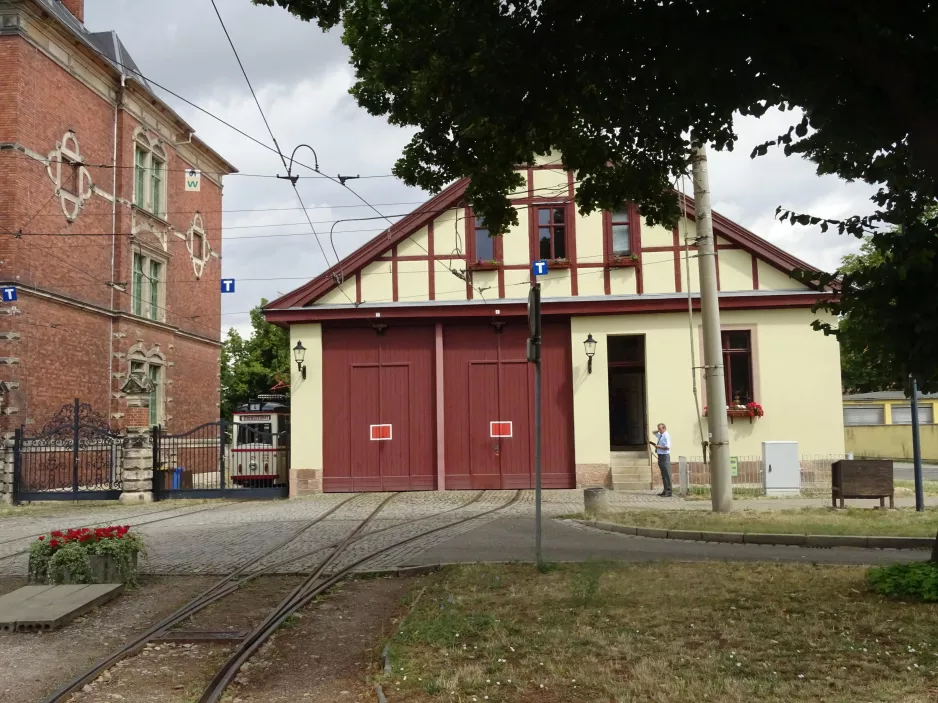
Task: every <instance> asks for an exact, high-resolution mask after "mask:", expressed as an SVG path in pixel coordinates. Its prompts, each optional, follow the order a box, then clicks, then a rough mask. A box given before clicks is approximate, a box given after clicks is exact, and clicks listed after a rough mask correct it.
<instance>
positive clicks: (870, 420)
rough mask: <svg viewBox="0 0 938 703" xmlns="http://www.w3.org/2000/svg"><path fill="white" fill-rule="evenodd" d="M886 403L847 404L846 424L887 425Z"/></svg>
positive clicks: (845, 411) (845, 410)
mask: <svg viewBox="0 0 938 703" xmlns="http://www.w3.org/2000/svg"><path fill="white" fill-rule="evenodd" d="M885 424H886V406H885V405H845V406H844V425H885Z"/></svg>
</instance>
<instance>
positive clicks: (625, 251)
mask: <svg viewBox="0 0 938 703" xmlns="http://www.w3.org/2000/svg"><path fill="white" fill-rule="evenodd" d="M630 215H631V213H630V212H629V207H628V205H622V206H620V207H618V208H616V209H615V210H613V211H612V212H611V213H609V225H610V228H611V235H610V236H611V244H612V255H613V256H629V255H630V254H631V253H632V221H631V217H630Z"/></svg>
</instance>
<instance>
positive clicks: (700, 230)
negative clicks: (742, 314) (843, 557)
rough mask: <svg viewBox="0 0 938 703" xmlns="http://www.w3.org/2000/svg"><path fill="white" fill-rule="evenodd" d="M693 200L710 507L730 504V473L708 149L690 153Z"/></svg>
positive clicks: (724, 510) (727, 507)
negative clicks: (698, 278) (707, 428)
mask: <svg viewBox="0 0 938 703" xmlns="http://www.w3.org/2000/svg"><path fill="white" fill-rule="evenodd" d="M693 179H694V203H695V208H696V213H697V264H698V267H699V271H700V312H701V318H702V321H703V341H704V356H703V363H704V379H705V381H706V384H707V405H708V407H709V412H708V413H707V425H708V427H709V436H710V439H709V441H710V495H711V502H712V505H713V511H714V512H717V513H728V512H729V511H730V510H732V508H733V484H732V477H731V475H730V441H729V427H728V424H727V421H726V410H725V408H726V389H725V388H724V386H723V344H722V340H721V335H720V300H719V293H718V290H717V268H716V243H715V241H714V238H713V217H712V214H711V211H710V179H709V176H708V174H707V149H706V147H705V146H700V147H699V148H698V149H697V150H696V153H695V154H694V156H693Z"/></svg>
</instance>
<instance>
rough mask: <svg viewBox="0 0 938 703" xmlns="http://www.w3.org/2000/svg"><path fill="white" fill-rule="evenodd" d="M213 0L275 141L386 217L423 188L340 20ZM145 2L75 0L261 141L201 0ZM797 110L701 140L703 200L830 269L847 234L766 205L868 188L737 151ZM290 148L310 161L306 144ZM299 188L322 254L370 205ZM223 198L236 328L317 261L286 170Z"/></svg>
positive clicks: (234, 187)
mask: <svg viewBox="0 0 938 703" xmlns="http://www.w3.org/2000/svg"><path fill="white" fill-rule="evenodd" d="M217 1H218V6H219V9H220V11H221V13H222V16H223V17H224V19H225V22H226V24H227V26H228V31H229V32H230V33H231V36H232V39H233V40H234V42H235V46H237V47H238V51H239V53H240V54H241V59H242V61H243V62H244V65H245V68H246V69H247V72H248V75H249V76H250V78H251V81H252V82H253V84H254V87H255V89H256V90H257V93H258V98H259V99H260V102H261V105H262V106H263V108H264V110H265V112H266V114H267V118H268V120H269V121H270V124H271V127H272V129H273V132H274V135H275V136H276V137H277V141H278V142H279V143H280V146H281V148H282V149H284V150H289V151H292V149H293V147H295V146H296V145H298V144H302V143H305V144H310V145H312V146H313V148H314V149H315V150H316V152H317V154H318V156H319V163H320V166H321V168H322V170H323V171H324V172H326V173H329V174H333V175H334V174H342V175H357V174H360V175H362V176H371V177H370V178H363V179H362V180H358V181H351V182H350V183H349V185H351V186H353V187H354V188H355V189H356V190H357V191H358V192H360V193H361V194H362V195H363V196H364V197H365V198H366V199H367V200H368V201H370V202H371V203H373V204H375V205H376V206H377V207H378V209H379V210H380V211H381V212H382V214H385V215H388V216H390V217H392V219H395V218H394V217H393V216H394V215H403V214H406V213H407V212H409V211H410V210H412V209H414V208H415V207H416V206H417V205H418V204H419V203H420V202H422V201H423V200H424V199H425V198H426V197H427V194H426V193H423V192H421V191H420V190H417V189H414V188H408V187H407V186H405V185H404V184H403V183H401V182H400V181H398V180H397V179H395V178H392V177H387V176H389V174H390V173H391V167H392V166H393V164H394V161H395V160H396V158H397V157H398V155H399V154H400V151H401V149H402V147H403V146H404V145H405V144H406V143H407V141H408V139H409V137H410V133H409V132H407V131H405V130H401V129H399V128H397V127H393V126H391V125H388V124H387V123H386V122H385V121H384V119H383V118H376V117H372V116H370V115H369V114H368V113H366V112H365V111H364V110H363V109H361V108H359V107H358V106H357V105H356V104H355V102H354V101H353V100H352V98H351V96H349V95H348V92H347V91H348V88H349V87H350V86H351V85H352V79H353V74H352V70H351V67H350V66H349V64H348V58H349V52H348V50H347V49H346V48H345V47H344V46H343V45H342V43H341V41H340V37H339V32H337V31H333V32H331V33H329V34H324V33H322V32H321V31H320V30H319V28H318V27H317V26H315V25H311V24H307V23H304V22H301V21H299V20H297V19H294V18H293V17H292V16H291V15H289V14H288V13H287V12H285V11H284V10H281V9H278V8H267V7H255V6H254V5H252V4H251V3H250V1H249V0H217ZM145 5H146V7H145V8H144V3H141V2H139V0H85V24H86V26H87V27H88V28H89V29H90V30H91V31H104V30H110V29H114V30H116V31H117V32H118V34H119V35H120V36H121V39H122V40H123V42H124V44H125V45H126V46H127V48H128V50H129V51H130V53H131V54H132V55H133V57H134V59H135V60H136V62H137V64H138V65H139V66H140V70H141V71H142V72H143V73H144V75H146V76H147V77H148V78H151V79H153V80H154V81H156V82H157V83H160V84H162V85H164V86H166V87H167V88H170V89H172V90H173V91H175V92H176V93H179V94H180V95H183V96H185V97H186V98H188V99H189V100H191V101H192V102H194V103H196V104H198V105H200V106H201V107H203V108H204V109H205V110H207V111H208V112H211V113H214V114H215V115H218V116H219V117H222V118H223V119H224V120H226V121H227V122H230V123H231V124H233V125H236V126H237V127H238V128H240V129H242V130H243V131H244V132H246V133H248V134H250V135H252V136H254V137H256V138H257V139H259V140H261V141H263V142H265V143H269V137H268V136H267V131H266V128H265V127H264V124H263V122H262V120H261V117H260V114H259V113H258V110H257V107H256V106H255V104H254V102H253V99H252V98H251V95H250V92H249V91H248V88H247V85H246V84H245V82H244V78H243V77H242V75H241V72H240V69H239V68H238V65H237V63H236V61H235V58H234V55H233V54H232V52H231V49H230V48H229V46H228V43H227V40H226V39H225V36H224V33H223V31H222V29H221V26H220V25H219V23H218V19H217V18H216V16H215V13H214V10H213V9H212V4H211V2H209V0H162V1H161V2H159V3H145ZM157 92H158V94H160V95H161V97H163V98H164V99H166V100H167V102H169V104H170V105H172V106H173V107H174V108H175V109H176V110H177V111H178V112H179V113H180V114H181V115H182V116H183V117H184V118H185V119H186V120H187V121H189V123H190V124H192V125H193V126H194V127H195V129H196V132H197V134H198V135H199V136H200V137H201V138H202V139H204V140H205V141H206V142H208V143H209V144H210V145H211V146H212V147H213V148H215V149H216V150H217V151H218V152H219V153H221V154H222V155H223V156H225V157H226V158H227V159H228V160H229V161H231V162H232V163H233V164H235V165H236V166H237V167H238V169H239V170H240V171H241V173H242V174H260V175H266V176H272V175H274V174H277V173H281V174H282V173H284V169H283V166H282V164H281V163H280V159H279V157H278V156H277V155H276V153H273V152H271V151H268V150H266V149H264V148H262V147H261V146H259V145H257V144H255V143H253V142H251V141H249V140H248V139H246V138H245V137H243V136H241V135H239V134H238V133H237V132H234V131H233V130H231V129H229V128H228V127H226V126H225V125H222V124H221V123H219V122H217V121H216V120H214V119H212V118H211V117H208V116H206V115H205V114H203V113H200V112H199V111H197V110H195V109H194V108H191V107H189V106H188V105H186V104H185V103H182V102H180V101H178V100H176V99H175V98H173V97H171V96H168V95H166V94H165V93H161V92H160V91H157ZM798 119H800V116H799V117H793V115H792V113H787V114H779V113H770V114H768V115H766V116H765V117H763V118H762V119H760V120H755V119H745V120H740V122H739V123H738V132H739V134H740V137H741V139H740V142H739V143H738V144H737V147H736V150H735V151H734V152H733V153H714V152H711V157H710V178H711V189H712V192H713V204H714V209H716V210H718V211H719V212H721V213H723V214H724V215H726V216H728V217H730V218H731V219H734V220H735V221H737V222H739V223H740V224H741V225H743V226H744V227H747V228H749V229H751V230H753V231H754V232H756V233H757V234H760V235H761V236H763V237H765V238H767V239H769V240H770V241H771V242H773V243H774V244H776V245H778V246H780V247H782V248H783V249H786V250H787V251H789V252H791V253H793V254H794V255H796V256H798V257H800V258H802V259H804V260H805V261H808V262H809V263H811V264H814V265H816V266H820V267H822V268H825V269H833V268H836V266H837V264H838V263H839V261H840V258H841V256H842V255H843V254H844V253H846V252H848V251H852V250H855V249H856V241H855V240H853V239H852V238H848V237H841V236H839V235H836V234H833V233H827V234H821V233H820V232H819V231H818V230H817V229H813V228H802V227H796V228H792V227H791V226H790V225H788V224H787V223H784V224H780V223H778V222H776V221H775V220H774V214H775V208H776V206H778V205H783V206H785V207H788V208H792V209H794V210H797V211H799V212H810V213H812V214H816V215H820V216H825V217H841V216H846V215H850V214H856V213H866V212H868V211H869V210H870V209H871V204H870V203H869V200H868V198H869V196H870V194H871V193H872V189H870V188H869V187H867V186H865V185H864V184H847V183H844V182H843V181H841V180H839V179H837V178H835V177H830V176H828V177H824V178H819V177H818V176H817V175H816V174H815V172H814V168H813V167H812V165H811V164H810V163H808V162H806V161H803V160H801V159H799V158H785V157H784V156H783V155H782V154H781V153H780V152H779V151H770V153H769V155H768V156H765V157H762V158H759V159H756V160H754V161H753V160H750V158H749V153H750V151H751V150H752V147H753V146H755V145H756V144H759V143H761V142H763V141H765V140H767V139H772V138H774V137H776V136H777V135H778V134H780V133H782V132H784V131H785V130H786V129H787V128H788V126H789V125H790V124H794V123H795V122H796V121H798ZM297 159H298V160H300V161H302V162H304V163H308V164H312V154H311V153H310V152H309V151H308V150H306V149H302V150H300V152H299V153H298V154H297ZM301 173H302V170H301ZM687 187H688V188H690V187H691V186H690V184H689V183H688V184H687ZM298 188H299V190H300V193H301V195H302V197H303V200H304V202H305V204H306V206H307V207H308V208H309V215H310V218H311V219H312V221H313V223H314V225H315V226H316V229H317V231H318V232H319V233H320V234H321V235H322V236H321V241H322V244H323V246H324V249H325V251H326V255H327V260H328V262H329V263H332V262H334V261H335V254H333V251H332V248H331V246H330V244H329V237H328V233H329V229H330V227H332V225H333V223H334V222H335V221H336V220H339V219H345V218H355V217H368V216H373V215H374V213H373V212H372V211H370V210H369V209H368V208H367V207H364V206H362V205H361V203H360V201H358V200H356V199H355V197H354V196H353V195H351V194H350V193H349V192H348V191H347V190H345V189H344V188H341V187H339V186H338V185H336V184H334V183H331V182H329V181H327V180H323V179H301V180H300V181H299V183H298ZM224 209H225V215H224V232H223V237H224V246H223V264H222V270H223V275H224V276H225V277H226V278H236V279H237V280H238V284H237V292H236V293H235V294H234V295H226V296H224V297H223V300H224V302H223V307H224V309H223V313H224V315H225V317H224V318H223V319H224V325H225V327H229V326H234V327H237V328H239V329H242V330H245V329H247V328H248V327H249V325H248V324H247V320H248V317H247V311H248V310H250V308H251V307H252V306H254V305H256V304H257V303H258V302H259V300H260V299H261V298H262V297H265V298H268V299H270V298H274V297H276V296H278V295H279V294H280V293H286V292H287V291H289V290H292V289H293V288H295V287H297V286H298V285H301V284H302V283H303V282H305V281H306V280H308V279H309V278H312V277H314V276H315V275H317V274H318V273H319V272H321V271H322V270H323V269H324V268H325V266H326V263H325V261H324V259H323V254H322V252H321V251H320V249H319V246H318V245H317V243H316V240H315V238H314V237H313V236H312V235H311V233H310V229H309V225H308V224H306V220H305V217H304V215H303V212H302V210H301V209H300V208H299V202H298V200H297V198H296V195H295V194H294V192H293V189H292V188H291V187H290V185H289V183H287V182H286V181H282V180H276V179H274V178H269V177H253V176H250V175H244V176H232V177H229V178H228V179H227V180H226V185H225V198H224ZM384 224H386V223H384V222H382V221H370V222H369V221H366V222H344V223H338V224H336V226H335V237H334V241H335V247H336V249H337V251H338V255H339V256H345V255H346V254H348V253H349V252H350V251H352V250H353V249H355V248H356V247H357V246H359V245H360V244H362V243H363V242H364V241H367V240H368V239H370V238H371V237H372V236H374V235H375V234H376V233H377V232H379V231H381V230H382V229H384V227H383V226H382V225H384ZM274 235H280V236H274ZM282 235H296V236H282ZM248 279H278V280H254V281H251V280H248Z"/></svg>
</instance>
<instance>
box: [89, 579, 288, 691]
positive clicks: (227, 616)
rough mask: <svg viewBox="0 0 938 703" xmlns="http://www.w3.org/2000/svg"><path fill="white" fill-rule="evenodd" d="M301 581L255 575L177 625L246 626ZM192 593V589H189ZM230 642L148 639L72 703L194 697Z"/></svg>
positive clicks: (211, 628)
mask: <svg viewBox="0 0 938 703" xmlns="http://www.w3.org/2000/svg"><path fill="white" fill-rule="evenodd" d="M300 580H302V579H301V578H300V577H298V576H284V577H279V576H276V577H274V576H271V577H264V578H259V579H257V580H256V581H252V582H250V583H249V584H246V585H245V586H243V587H242V588H241V589H239V590H238V591H236V592H234V593H232V594H231V595H229V596H227V597H226V598H223V599H221V600H220V601H218V602H216V603H214V604H212V605H211V606H209V607H208V608H206V609H205V610H202V611H200V612H199V613H196V615H195V616H193V617H192V618H191V619H190V620H187V621H185V622H182V623H180V624H179V625H178V627H177V628H175V629H177V630H208V631H219V632H220V631H237V630H251V629H253V627H254V626H256V625H257V624H258V623H260V621H261V620H262V619H263V618H264V617H265V616H266V615H267V614H268V613H269V612H270V611H271V610H272V609H273V608H274V607H275V606H276V605H277V604H278V603H279V602H280V600H282V599H283V598H284V597H285V596H286V595H287V593H289V592H290V591H291V590H292V589H293V587H294V586H296V584H297V583H299V582H300ZM193 595H194V594H193ZM231 648H232V646H231V645H211V644H204V643H203V644H199V643H196V644H189V643H187V644H175V643H163V644H158V643H150V644H148V645H147V647H146V649H144V650H143V651H142V652H141V653H140V654H139V655H137V656H135V657H132V658H130V659H127V660H125V661H123V662H121V663H120V665H119V666H116V667H114V669H113V670H112V671H110V672H108V673H106V674H104V675H102V676H101V677H100V678H99V679H98V680H97V681H96V682H95V683H93V684H91V685H90V686H89V688H88V690H87V691H83V692H81V693H78V694H75V695H74V696H73V697H72V700H73V701H74V702H75V703H111V702H112V701H120V700H124V701H128V703H183V702H188V701H195V700H198V698H199V696H200V695H201V694H202V691H203V690H204V688H205V686H206V685H207V684H208V682H209V681H210V680H211V678H212V676H214V675H215V672H216V671H217V670H218V668H219V667H220V666H221V664H222V663H223V662H224V661H225V659H226V658H227V656H228V654H229V653H230V651H231Z"/></svg>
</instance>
